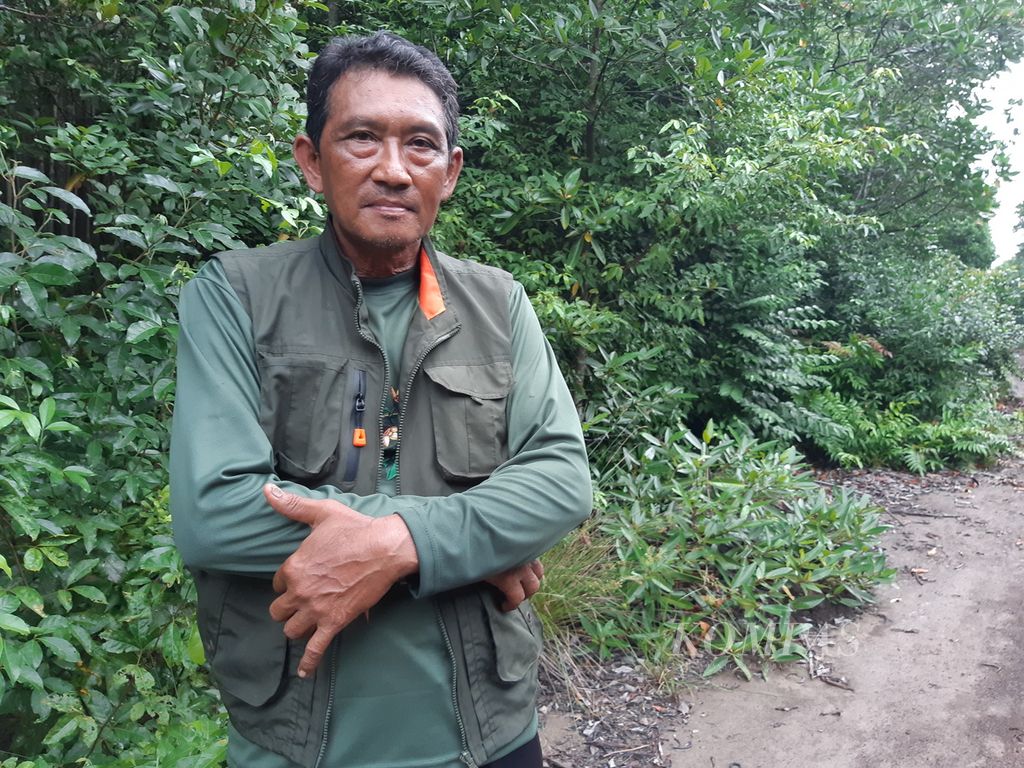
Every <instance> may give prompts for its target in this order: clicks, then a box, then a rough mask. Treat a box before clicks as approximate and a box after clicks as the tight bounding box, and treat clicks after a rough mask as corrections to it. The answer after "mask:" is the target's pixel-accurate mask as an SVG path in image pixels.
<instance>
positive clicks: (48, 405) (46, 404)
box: [39, 397, 57, 429]
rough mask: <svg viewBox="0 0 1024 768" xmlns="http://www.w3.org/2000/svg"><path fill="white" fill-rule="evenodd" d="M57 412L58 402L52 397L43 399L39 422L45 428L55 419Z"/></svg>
mask: <svg viewBox="0 0 1024 768" xmlns="http://www.w3.org/2000/svg"><path fill="white" fill-rule="evenodd" d="M55 413H57V402H56V401H55V400H54V399H53V398H52V397H48V398H46V399H45V400H43V402H41V403H40V404H39V424H40V425H41V426H42V427H43V428H44V429H45V428H46V425H47V424H49V423H50V422H51V421H52V420H53V416H54V414H55Z"/></svg>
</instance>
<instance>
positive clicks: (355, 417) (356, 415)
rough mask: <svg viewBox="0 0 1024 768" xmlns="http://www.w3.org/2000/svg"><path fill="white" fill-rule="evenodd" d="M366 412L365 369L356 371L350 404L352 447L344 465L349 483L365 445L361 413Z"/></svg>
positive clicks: (355, 472)
mask: <svg viewBox="0 0 1024 768" xmlns="http://www.w3.org/2000/svg"><path fill="white" fill-rule="evenodd" d="M365 412H366V371H362V370H357V371H356V397H355V402H354V403H353V405H352V448H351V449H349V452H348V462H347V463H346V465H345V477H344V481H345V482H346V483H351V482H352V481H353V480H355V479H356V475H357V474H358V473H359V455H360V453H362V451H360V450H359V449H360V448H363V447H365V446H366V429H365V427H364V424H363V414H364V413H365Z"/></svg>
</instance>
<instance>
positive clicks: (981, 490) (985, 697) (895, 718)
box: [662, 462, 1024, 768]
mask: <svg viewBox="0 0 1024 768" xmlns="http://www.w3.org/2000/svg"><path fill="white" fill-rule="evenodd" d="M959 480H960V482H959V483H958V484H959V485H960V486H961V487H956V486H957V485H958V484H956V483H954V487H952V488H950V489H948V490H944V491H935V492H929V493H925V494H923V495H921V496H920V497H918V498H917V499H916V501H915V504H914V505H912V506H914V507H916V508H912V509H908V510H906V511H905V513H904V514H896V515H888V516H887V517H888V518H889V519H890V520H891V522H892V523H893V524H894V528H893V530H892V531H891V532H890V533H889V534H888V536H887V537H886V542H885V545H886V549H887V552H888V555H889V560H890V564H891V565H892V566H893V567H895V568H898V569H899V575H898V577H897V578H896V580H895V581H894V582H893V583H891V584H889V585H887V586H883V587H882V588H881V589H880V590H879V591H878V604H877V606H876V607H875V608H873V609H872V610H870V611H868V612H866V613H864V614H862V615H861V616H859V617H857V618H855V620H853V621H849V622H846V621H844V620H843V619H839V620H838V622H837V621H836V620H833V621H832V622H829V624H827V625H825V626H824V627H823V628H822V630H821V632H820V633H819V634H818V636H817V637H816V638H815V640H814V641H812V643H811V647H812V648H813V649H814V650H815V654H814V658H813V659H812V662H811V663H810V664H807V665H801V666H799V667H796V666H791V667H788V668H781V669H778V670H776V671H775V672H773V673H769V674H768V675H767V679H761V680H755V681H753V682H750V683H743V682H740V681H737V680H729V679H728V678H721V677H720V679H718V680H717V681H716V685H715V687H712V688H707V689H705V690H699V691H694V692H692V693H691V696H690V718H689V722H687V723H684V724H682V726H681V727H678V728H673V729H671V730H668V731H667V732H666V729H663V731H662V733H663V734H664V735H663V741H667V742H668V744H667V746H668V747H669V749H668V750H666V751H667V753H668V754H670V755H671V762H670V763H669V764H670V765H672V766H673V767H674V768H677V767H678V768H682V767H683V766H711V767H712V768H714V767H716V766H717V767H720V768H730V767H731V768H737V767H741V768H819V766H828V767H829V768H862V767H866V766H901V768H946V767H947V766H948V767H949V768H954V766H955V767H957V768H1002V767H1003V766H1006V767H1007V768H1009V767H1011V766H1024V615H1022V614H1024V611H1022V608H1024V465H1022V464H1021V463H1020V462H1015V463H1013V464H1011V465H1009V466H1007V467H1005V468H1004V469H1003V470H1002V471H1001V472H999V473H990V474H983V475H980V476H975V479H974V480H972V479H971V478H968V477H962V478H959ZM975 481H977V482H978V486H977V487H972V486H973V485H974V482H975ZM906 512H910V513H915V514H906ZM921 515H934V517H923V516H921ZM822 667H825V668H827V669H828V670H829V671H830V674H829V677H830V678H831V679H832V680H833V681H836V682H839V683H840V684H844V683H845V684H846V685H847V686H848V687H849V689H850V690H846V689H845V688H840V687H837V686H835V685H829V684H826V683H824V682H822V681H821V680H819V679H812V677H811V674H810V672H811V671H812V670H813V671H815V672H818V673H820V672H822V671H823V670H822ZM809 668H810V669H809Z"/></svg>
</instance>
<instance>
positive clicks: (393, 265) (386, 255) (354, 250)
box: [334, 227, 422, 278]
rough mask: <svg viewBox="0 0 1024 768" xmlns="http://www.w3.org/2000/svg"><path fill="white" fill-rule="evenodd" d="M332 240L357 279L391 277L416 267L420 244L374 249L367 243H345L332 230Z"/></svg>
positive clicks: (343, 239) (335, 231)
mask: <svg viewBox="0 0 1024 768" xmlns="http://www.w3.org/2000/svg"><path fill="white" fill-rule="evenodd" d="M334 240H335V242H336V243H337V245H338V250H339V251H340V252H341V255H342V256H343V257H344V258H346V259H348V261H349V263H350V264H351V265H352V269H353V271H354V272H355V273H356V275H358V276H359V277H368V278H380V277H392V276H393V275H397V274H399V273H401V272H407V271H409V270H410V269H412V268H413V267H414V266H416V262H417V260H418V259H419V255H420V249H421V248H422V243H421V242H416V243H412V244H410V245H407V246H403V247H401V248H399V249H391V248H383V247H374V246H373V245H371V244H369V243H359V244H358V245H357V244H356V243H351V242H347V240H346V239H345V238H343V237H342V236H341V235H340V234H339V233H338V230H337V228H336V227H335V228H334Z"/></svg>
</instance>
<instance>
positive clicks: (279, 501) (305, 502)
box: [263, 483, 324, 525]
mask: <svg viewBox="0 0 1024 768" xmlns="http://www.w3.org/2000/svg"><path fill="white" fill-rule="evenodd" d="M263 495H264V496H265V497H266V499H267V502H268V503H269V504H270V506H271V507H273V508H274V511H275V512H277V513H278V514H281V515H284V516H285V517H288V518H291V519H292V520H295V521H297V522H300V523H305V524H306V525H316V524H317V523H319V522H320V520H322V519H323V517H324V508H323V504H322V503H321V502H318V501H316V500H315V499H304V498H302V497H301V496H296V495H295V494H294V493H288V491H285V490H282V489H281V488H278V487H277V486H276V485H274V484H273V483H267V484H266V485H264V486H263Z"/></svg>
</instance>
